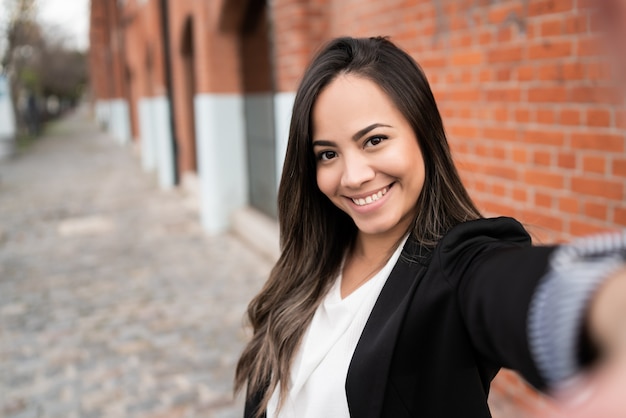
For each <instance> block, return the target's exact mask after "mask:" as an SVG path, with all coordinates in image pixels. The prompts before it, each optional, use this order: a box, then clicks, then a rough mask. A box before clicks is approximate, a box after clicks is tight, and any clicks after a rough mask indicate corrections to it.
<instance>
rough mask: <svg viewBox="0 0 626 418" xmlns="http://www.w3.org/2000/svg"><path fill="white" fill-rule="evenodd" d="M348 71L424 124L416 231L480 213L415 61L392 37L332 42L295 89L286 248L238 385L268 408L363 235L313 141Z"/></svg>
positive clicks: (255, 305) (257, 310) (423, 238)
mask: <svg viewBox="0 0 626 418" xmlns="http://www.w3.org/2000/svg"><path fill="white" fill-rule="evenodd" d="M340 74H354V75H358V76H361V77H365V78H367V79H369V80H371V81H373V82H375V83H376V84H378V85H379V86H380V87H381V88H382V89H383V91H385V93H386V94H387V95H389V97H390V98H391V99H392V101H393V102H394V104H395V105H396V106H397V108H398V109H399V110H400V112H401V113H402V114H403V116H404V117H405V118H406V120H407V121H408V122H409V123H410V125H411V126H412V128H413V130H414V131H415V134H416V137H417V138H418V141H419V145H420V148H421V151H422V155H423V158H424V165H425V180H424V186H423V188H422V192H421V194H420V196H419V198H418V199H417V202H416V207H415V215H414V222H413V224H412V229H411V235H412V237H413V238H414V239H416V240H417V241H418V242H419V243H420V244H421V245H422V246H424V247H429V248H432V247H434V246H435V245H436V244H437V242H438V241H439V240H440V239H441V237H442V236H443V235H444V234H445V233H446V232H447V231H448V230H449V229H450V228H452V227H453V226H455V225H457V224H459V223H461V222H464V221H467V220H471V219H477V218H480V217H481V215H480V212H479V211H478V209H476V207H475V206H474V204H473V202H472V200H471V199H470V197H469V195H468V193H467V191H466V190H465V188H464V187H463V184H462V183H461V180H460V178H459V175H458V173H457V170H456V168H455V167H454V163H453V162H452V157H451V154H450V149H449V146H448V142H447V140H446V135H445V132H444V128H443V123H442V121H441V116H440V114H439V110H438V109H437V104H436V103H435V99H434V97H433V95H432V92H431V90H430V86H429V85H428V81H427V80H426V76H425V75H424V73H423V72H422V70H421V69H420V67H419V66H418V65H417V64H416V63H415V61H414V60H413V59H412V58H411V57H410V56H409V55H408V54H407V53H406V52H404V51H402V50H401V49H399V48H398V47H396V46H395V45H394V44H393V43H391V42H390V41H389V40H387V39H386V38H381V37H376V38H359V39H355V38H348V37H344V38H338V39H335V40H333V41H331V42H330V43H328V44H327V45H326V46H325V47H324V48H323V49H322V50H321V51H320V52H319V54H318V55H317V56H316V57H315V58H314V59H313V61H312V62H311V64H310V65H309V68H308V69H307V70H306V72H305V74H304V78H303V79H302V82H301V84H300V87H299V88H298V92H297V93H296V98H295V102H294V106H293V114H292V117H291V127H290V129H289V142H288V145H287V154H286V157H285V164H284V168H283V173H282V178H281V182H280V188H279V191H278V220H279V225H280V241H281V250H282V254H281V256H280V258H279V260H278V262H277V263H276V265H275V266H274V268H273V270H272V272H271V274H270V277H269V280H268V281H267V282H266V283H265V286H264V287H263V289H262V290H261V292H260V293H259V294H258V295H257V296H256V297H255V298H254V299H253V300H252V302H250V305H249V307H248V318H249V320H250V323H251V325H252V328H253V331H254V334H253V337H252V340H251V341H250V342H249V343H248V345H247V346H246V348H245V350H244V352H243V354H242V355H241V358H240V359H239V363H238V364H237V372H236V378H235V387H236V390H240V389H241V388H243V387H244V386H245V385H246V384H247V389H248V396H258V399H260V400H261V402H260V405H259V410H258V411H257V413H258V415H259V416H260V415H261V414H262V413H263V411H264V410H265V408H266V407H267V402H268V401H269V398H270V397H271V395H272V393H273V392H274V390H275V389H276V387H277V386H279V385H280V395H281V400H282V399H284V396H285V395H286V393H287V391H288V382H289V381H290V366H291V360H292V358H293V357H294V354H295V352H296V350H297V349H298V346H299V344H300V340H301V339H302V336H303V334H304V332H305V330H306V329H307V327H308V325H309V323H310V321H311V319H312V318H313V314H314V313H315V310H316V309H317V307H318V305H319V304H320V302H321V300H322V298H323V297H324V295H325V294H326V292H327V291H328V289H329V288H330V286H331V285H332V283H333V281H334V280H335V279H336V277H337V275H338V273H339V269H340V266H341V263H342V260H343V257H344V255H345V253H346V251H347V249H348V248H350V247H351V245H352V244H353V243H354V241H355V239H356V235H357V228H356V226H355V224H354V222H353V221H352V219H351V218H350V217H349V216H348V215H346V214H345V213H344V212H343V211H341V210H339V209H338V208H337V207H336V206H334V205H333V204H332V203H331V202H330V200H329V199H328V198H327V197H326V196H324V195H323V194H322V192H321V191H320V190H319V188H318V187H317V180H316V160H315V156H314V153H313V147H312V144H311V139H312V131H313V127H312V122H311V113H312V109H313V106H314V104H315V101H316V99H317V97H318V96H319V94H320V92H321V91H322V90H323V89H324V88H325V87H326V86H327V85H328V84H329V83H330V82H331V81H332V80H334V79H335V78H336V77H337V76H338V75H340ZM280 382H285V383H286V384H280Z"/></svg>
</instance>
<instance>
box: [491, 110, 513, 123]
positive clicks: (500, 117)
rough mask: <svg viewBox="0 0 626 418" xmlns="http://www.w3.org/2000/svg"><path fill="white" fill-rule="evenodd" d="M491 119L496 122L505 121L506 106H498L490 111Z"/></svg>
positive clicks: (507, 118)
mask: <svg viewBox="0 0 626 418" xmlns="http://www.w3.org/2000/svg"><path fill="white" fill-rule="evenodd" d="M492 119H493V120H495V121H497V122H507V121H508V120H509V110H508V109H507V108H506V107H498V108H496V109H494V110H493V112H492Z"/></svg>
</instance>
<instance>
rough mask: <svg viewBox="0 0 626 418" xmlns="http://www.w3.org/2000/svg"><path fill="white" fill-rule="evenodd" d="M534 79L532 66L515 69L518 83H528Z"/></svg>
mask: <svg viewBox="0 0 626 418" xmlns="http://www.w3.org/2000/svg"><path fill="white" fill-rule="evenodd" d="M534 78H535V68H534V67H533V66H532V65H522V66H519V67H518V68H517V79H518V80H519V81H530V80H533V79H534Z"/></svg>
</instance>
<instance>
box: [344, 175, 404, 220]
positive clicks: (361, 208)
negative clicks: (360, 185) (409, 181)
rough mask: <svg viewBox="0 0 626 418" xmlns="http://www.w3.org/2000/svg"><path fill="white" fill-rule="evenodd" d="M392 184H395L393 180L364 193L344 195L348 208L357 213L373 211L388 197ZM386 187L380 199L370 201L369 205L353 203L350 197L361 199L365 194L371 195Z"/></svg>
mask: <svg viewBox="0 0 626 418" xmlns="http://www.w3.org/2000/svg"><path fill="white" fill-rule="evenodd" d="M394 184H396V182H395V181H394V182H393V183H391V184H389V185H387V186H384V187H381V188H380V189H377V190H374V191H372V192H369V193H365V194H360V195H355V196H350V197H348V196H345V198H346V200H347V201H348V205H350V208H351V209H352V210H353V211H354V212H357V213H361V214H364V213H369V212H373V211H375V210H377V209H378V208H380V207H381V206H382V205H384V204H385V202H386V201H387V199H388V198H389V194H390V193H392V191H393V186H394ZM385 188H387V193H385V195H384V196H383V197H381V198H380V199H378V200H377V201H375V202H373V203H370V204H369V205H364V206H359V205H357V204H356V203H354V202H353V201H352V199H363V198H365V197H367V196H371V195H372V194H374V193H378V192H379V191H381V190H383V189H385Z"/></svg>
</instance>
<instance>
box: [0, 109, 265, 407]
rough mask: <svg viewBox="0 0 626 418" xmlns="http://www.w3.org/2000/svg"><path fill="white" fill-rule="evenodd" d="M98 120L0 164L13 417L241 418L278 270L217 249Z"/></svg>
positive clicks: (180, 197) (2, 378)
mask: <svg viewBox="0 0 626 418" xmlns="http://www.w3.org/2000/svg"><path fill="white" fill-rule="evenodd" d="M186 202H187V197H186V196H185V195H184V193H183V192H182V191H181V190H173V191H167V192H166V191H160V190H159V189H158V187H157V185H156V180H155V176H154V175H152V174H146V173H144V172H143V171H142V170H141V169H140V162H139V160H138V158H136V157H134V156H133V155H132V152H131V151H130V148H128V147H122V146H119V145H118V144H116V143H115V141H114V140H113V139H111V138H110V137H109V136H107V135H105V134H103V133H100V132H99V131H98V130H97V129H96V128H95V127H94V125H93V124H92V123H91V122H90V121H89V118H88V115H87V112H86V110H85V109H82V110H79V111H77V113H75V114H73V115H71V116H69V117H67V118H66V119H64V120H63V121H61V122H58V123H56V124H55V125H53V126H52V127H51V128H50V129H49V131H48V133H47V134H46V135H45V137H43V138H41V139H39V140H37V141H35V143H34V144H32V146H30V147H29V148H28V149H26V150H25V151H23V152H21V153H20V154H19V155H18V156H16V157H15V158H13V159H11V160H9V161H5V162H0V416H1V417H5V418H31V417H63V418H73V417H85V418H87V417H94V418H95V417H141V418H143V417H150V418H170V417H172V418H174V417H240V416H241V411H242V410H241V408H242V406H241V405H242V401H241V399H240V398H239V399H236V400H233V397H232V379H233V369H234V364H235V362H236V359H237V357H238V355H239V353H240V350H241V348H242V345H243V342H244V341H245V338H246V335H245V332H244V329H243V327H242V322H243V312H244V311H245V307H246V304H247V301H248V300H249V299H250V298H251V297H252V295H253V294H254V293H255V292H256V291H257V290H258V289H259V288H260V286H261V284H262V282H263V280H264V279H265V277H266V276H267V273H268V272H269V269H270V267H271V266H270V264H269V262H268V261H267V260H265V259H263V258H262V257H260V256H259V255H257V254H256V253H255V252H253V251H251V250H250V249H249V248H247V247H246V246H245V245H244V244H242V243H241V242H240V241H238V240H237V239H236V238H235V237H233V236H232V235H229V234H224V235H222V236H218V237H208V236H207V235H205V234H204V233H203V232H202V230H201V227H200V225H199V222H198V217H197V215H196V213H195V211H194V210H192V209H190V208H189V205H187V204H186Z"/></svg>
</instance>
